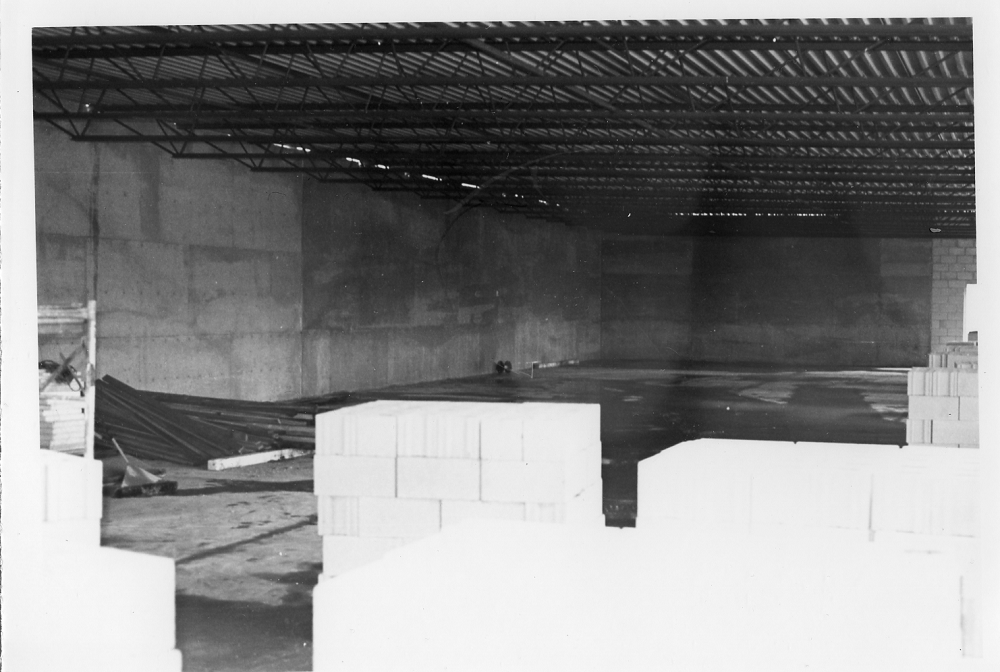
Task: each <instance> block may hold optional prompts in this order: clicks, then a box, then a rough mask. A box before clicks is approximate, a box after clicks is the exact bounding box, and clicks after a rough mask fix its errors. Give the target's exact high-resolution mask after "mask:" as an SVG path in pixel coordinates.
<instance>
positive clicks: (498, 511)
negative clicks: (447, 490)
mask: <svg viewBox="0 0 1000 672" xmlns="http://www.w3.org/2000/svg"><path fill="white" fill-rule="evenodd" d="M524 510H525V505H524V504H522V503H520V502H470V501H464V500H458V501H449V500H443V501H442V502H441V526H442V527H446V526H448V525H456V524H458V523H461V522H462V521H464V520H469V519H474V518H485V519H489V520H524V519H525V512H524Z"/></svg>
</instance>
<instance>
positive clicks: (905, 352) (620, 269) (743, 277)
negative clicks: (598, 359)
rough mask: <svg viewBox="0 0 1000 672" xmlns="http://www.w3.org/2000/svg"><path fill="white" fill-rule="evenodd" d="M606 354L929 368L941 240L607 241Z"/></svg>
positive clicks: (656, 357)
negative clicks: (934, 247) (935, 263)
mask: <svg viewBox="0 0 1000 672" xmlns="http://www.w3.org/2000/svg"><path fill="white" fill-rule="evenodd" d="M602 254H603V264H604V269H605V272H604V277H603V286H602V354H603V356H604V357H606V358H643V359H644V358H655V359H671V358H678V359H693V360H697V361H718V362H760V363H790V364H809V365H826V366H845V365H881V366H912V365H920V364H921V363H922V362H923V361H924V360H925V359H926V355H927V352H929V350H930V325H931V312H930V298H931V243H930V241H920V240H897V239H893V240H876V239H846V238H658V239H657V238H641V237H618V238H612V237H609V238H607V239H606V240H605V242H604V245H603V252H602Z"/></svg>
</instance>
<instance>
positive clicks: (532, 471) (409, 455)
mask: <svg viewBox="0 0 1000 672" xmlns="http://www.w3.org/2000/svg"><path fill="white" fill-rule="evenodd" d="M315 492H316V496H317V499H318V502H317V505H318V513H319V516H318V528H319V533H320V534H321V535H323V573H324V576H326V577H330V576H336V575H338V574H341V573H343V572H345V571H348V570H350V569H353V568H355V567H358V566H361V565H364V564H367V563H368V562H371V561H373V560H376V559H378V558H379V557H381V556H382V555H384V554H385V553H387V552H388V551H390V550H391V549H393V548H396V547H398V546H401V545H403V544H406V543H408V542H410V541H414V540H416V539H420V538H423V537H426V536H429V535H431V534H434V533H435V532H437V531H438V530H440V529H441V528H442V527H444V526H448V525H451V524H454V523H458V522H460V521H462V520H465V519H468V518H493V519H504V520H520V521H525V520H527V521H535V522H548V523H568V524H580V525H594V526H603V525H604V515H603V509H602V482H601V442H600V407H599V406H597V405H596V404H550V403H525V404H499V403H471V402H424V401H375V402H371V403H368V404H362V405H359V406H353V407H349V408H344V409H338V410H335V411H330V412H328V413H322V414H319V415H317V416H316V457H315Z"/></svg>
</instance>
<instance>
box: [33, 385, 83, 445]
mask: <svg viewBox="0 0 1000 672" xmlns="http://www.w3.org/2000/svg"><path fill="white" fill-rule="evenodd" d="M50 375H51V374H49V373H47V372H44V371H39V376H38V378H39V383H40V384H43V383H45V382H46V380H47V379H48V378H49V377H50ZM38 416H39V417H38V420H39V425H38V429H39V445H40V447H41V448H43V449H45V450H54V451H57V452H60V453H69V454H71V455H83V454H84V453H86V451H87V400H86V398H85V397H84V396H83V395H82V394H81V393H80V392H79V391H78V390H73V389H70V387H69V385H66V384H65V383H55V382H51V383H49V385H48V386H47V387H46V388H45V389H44V390H42V391H41V392H40V393H39V395H38Z"/></svg>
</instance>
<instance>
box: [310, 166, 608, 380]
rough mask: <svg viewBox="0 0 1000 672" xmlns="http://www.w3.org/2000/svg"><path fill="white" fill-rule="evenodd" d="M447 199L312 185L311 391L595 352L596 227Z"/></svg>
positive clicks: (433, 376)
mask: <svg viewBox="0 0 1000 672" xmlns="http://www.w3.org/2000/svg"><path fill="white" fill-rule="evenodd" d="M448 205H451V204H448ZM448 205H443V204H441V203H437V202H430V201H421V200H420V199H418V198H416V197H414V196H411V195H403V194H391V195H384V194H378V193H376V192H372V191H371V190H368V189H366V188H364V187H361V186H345V185H323V184H319V183H315V182H307V183H306V185H305V187H304V200H303V263H304V286H303V295H304V329H303V367H302V371H303V393H304V394H320V393H325V392H330V391H335V390H353V389H366V388H374V387H379V386H383V385H389V384H398V383H408V382H416V381H422V380H434V379H440V378H446V377H452V376H462V375H471V374H478V373H485V372H487V371H490V370H491V366H492V364H493V362H495V361H496V360H498V359H503V360H510V361H511V362H512V363H513V364H514V365H515V366H517V367H521V366H526V365H530V362H531V361H532V360H540V361H557V360H565V359H576V358H580V359H585V358H595V357H597V356H598V355H599V353H600V292H599V287H600V235H599V234H597V233H593V232H588V231H586V230H582V229H569V228H566V227H564V226H561V225H554V224H545V223H541V222H538V221H530V222H529V221H527V220H524V219H521V218H517V217H511V216H504V215H501V214H498V213H496V212H493V211H490V210H483V211H479V210H477V211H473V212H470V213H467V214H465V215H463V216H462V217H461V218H460V219H459V220H457V222H456V223H455V225H454V226H453V227H452V228H451V229H450V231H448V233H447V235H444V234H445V228H446V221H447V215H446V213H445V209H446V208H447V207H448Z"/></svg>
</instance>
